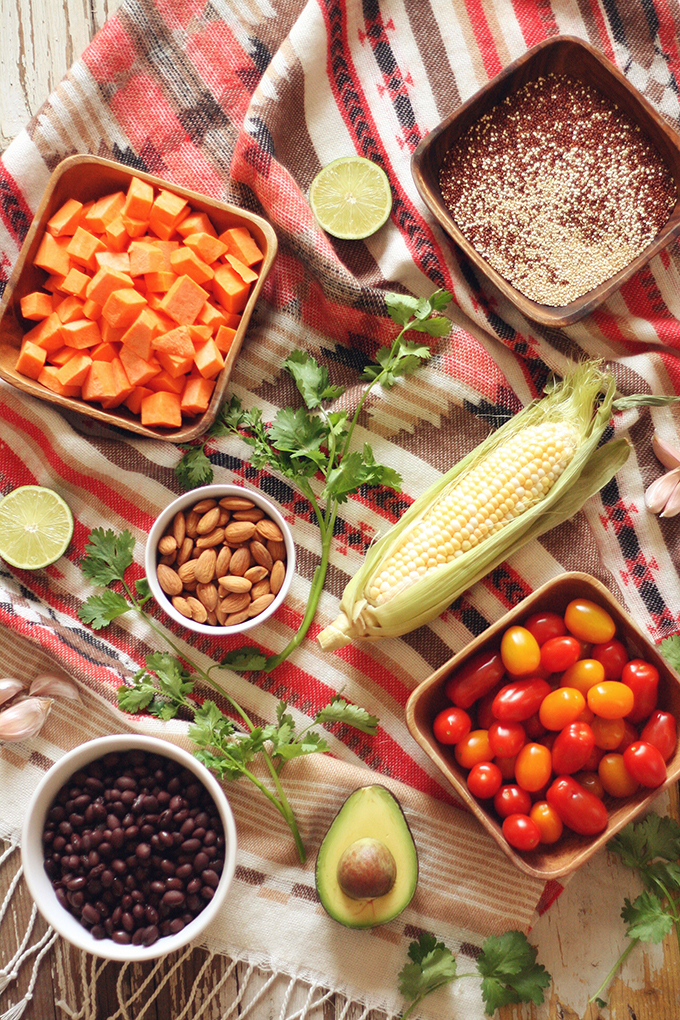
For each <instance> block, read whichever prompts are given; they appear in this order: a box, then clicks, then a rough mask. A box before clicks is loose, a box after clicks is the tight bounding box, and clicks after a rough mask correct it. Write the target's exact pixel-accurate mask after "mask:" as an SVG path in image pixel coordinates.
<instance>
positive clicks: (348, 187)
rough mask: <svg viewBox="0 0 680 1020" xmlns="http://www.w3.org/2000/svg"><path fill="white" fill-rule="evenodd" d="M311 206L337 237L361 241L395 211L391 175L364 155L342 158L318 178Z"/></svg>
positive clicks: (327, 167)
mask: <svg viewBox="0 0 680 1020" xmlns="http://www.w3.org/2000/svg"><path fill="white" fill-rule="evenodd" d="M309 204H310V205H311V207H312V211H313V213H314V215H315V216H316V218H317V220H318V222H319V226H320V227H322V228H323V229H324V230H325V231H327V233H329V234H332V236H333V237H339V238H341V239H343V240H350V241H358V240H360V239H361V238H362V237H370V235H371V234H374V233H375V232H376V230H379V229H380V227H382V225H383V223H384V222H385V220H386V219H387V217H388V216H389V215H390V210H391V208H392V192H391V191H390V182H389V181H388V179H387V174H386V173H385V171H384V170H382V169H381V168H380V167H379V166H378V165H377V164H376V163H372V162H371V160H370V159H364V157H363V156H341V157H340V159H334V160H333V162H332V163H329V164H328V166H325V167H324V168H323V170H322V171H321V172H320V173H318V174H317V175H316V177H315V178H314V180H313V181H312V186H311V188H310V189H309Z"/></svg>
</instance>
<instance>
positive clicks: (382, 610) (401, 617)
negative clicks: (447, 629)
mask: <svg viewBox="0 0 680 1020" xmlns="http://www.w3.org/2000/svg"><path fill="white" fill-rule="evenodd" d="M615 390H616V385H615V382H614V378H613V376H612V375H611V374H610V373H606V372H603V371H602V370H601V368H600V366H599V364H598V363H597V362H584V363H583V364H581V365H579V366H578V367H577V368H576V369H575V370H574V371H573V372H572V373H571V374H570V375H568V376H565V378H564V379H563V380H562V381H561V382H559V383H556V384H554V385H553V387H552V389H551V390H550V391H549V392H548V394H547V395H546V396H545V397H543V398H542V399H541V400H535V401H533V403H531V404H529V405H528V406H527V407H525V408H524V410H522V411H520V412H519V414H517V415H515V416H514V417H513V418H511V419H510V420H509V421H508V422H506V423H505V424H504V425H503V426H501V428H499V429H498V430H497V431H496V432H494V433H492V435H490V436H489V437H488V438H487V439H486V440H485V441H484V442H483V443H480V445H479V446H478V447H476V448H475V449H474V450H473V451H472V452H471V453H469V454H468V456H467V457H465V458H463V460H461V461H459V463H458V464H456V465H455V466H454V467H452V468H451V470H450V471H448V472H447V474H445V475H444V476H443V477H442V478H441V479H440V480H439V481H438V482H436V483H435V484H434V485H432V486H430V488H429V489H428V490H427V492H425V493H424V494H423V495H422V496H421V497H420V498H419V499H417V500H416V501H415V503H413V505H412V506H411V507H410V508H409V509H408V510H407V511H406V513H405V514H404V515H403V517H402V518H401V519H400V520H399V521H398V522H397V524H395V525H394V526H393V527H392V528H391V529H390V530H389V531H388V532H387V534H386V535H384V536H383V537H382V538H381V539H380V540H379V541H378V542H376V543H375V545H373V546H372V547H371V549H370V550H369V552H368V553H367V555H366V559H365V561H364V564H363V566H362V567H361V569H360V570H359V571H358V572H357V573H356V574H355V576H354V577H353V578H352V580H351V581H350V582H349V584H348V585H347V587H346V588H345V591H344V594H343V596H342V600H341V602H340V610H341V612H340V615H339V616H338V618H337V619H336V620H335V621H334V622H333V623H332V624H330V625H329V626H328V627H326V628H325V629H324V630H323V631H321V633H320V634H319V637H318V641H319V644H320V645H321V648H322V649H323V650H324V651H332V650H334V649H336V648H341V647H343V645H346V644H349V643H350V641H352V640H356V639H364V640H375V639H378V638H383V637H400V636H401V635H402V634H407V633H409V632H410V631H412V630H415V629H416V628H417V627H421V626H422V625H423V624H426V623H429V622H430V621H431V620H434V619H435V618H436V617H437V616H439V615H440V614H441V613H443V612H444V610H446V609H448V607H449V606H450V605H451V603H452V602H453V601H454V599H456V598H458V596H459V595H461V594H462V593H463V592H464V591H466V590H467V589H468V588H469V587H470V586H471V585H472V584H474V583H475V582H476V581H478V580H480V579H481V578H482V577H485V576H486V574H488V573H489V571H490V570H493V568H494V567H496V566H497V565H498V564H499V563H502V562H503V560H505V559H507V557H508V556H511V555H512V554H513V553H514V552H516V551H517V550H518V549H519V548H521V546H523V545H524V544H525V543H526V542H528V541H530V540H531V539H532V538H537V537H538V536H539V535H541V534H543V533H544V532H545V531H548V530H549V529H550V528H553V527H555V525H557V524H561V523H562V522H563V521H565V520H568V519H569V518H571V517H573V515H574V514H575V513H576V512H577V511H578V510H579V509H580V508H581V506H582V505H583V504H584V503H585V501H586V500H587V499H588V498H589V497H590V496H592V495H593V494H594V493H596V492H597V491H598V490H599V489H601V488H602V486H603V485H605V484H606V483H607V482H608V481H609V480H610V479H611V478H613V476H614V475H615V474H616V472H617V471H618V470H619V469H620V468H621V466H622V465H623V464H624V463H625V461H626V458H627V457H628V454H629V452H630V446H629V444H628V442H627V440H625V439H621V440H616V441H614V442H610V443H607V444H605V445H604V446H602V447H600V448H599V449H598V443H599V442H600V439H601V437H602V434H603V432H604V430H605V429H606V427H607V425H608V423H609V420H610V417H611V412H612V402H613V399H614V393H615ZM603 391H604V395H603V397H602V400H601V402H600V394H601V393H602V392H603ZM565 420H566V421H568V422H570V423H571V424H572V425H573V426H574V427H575V428H576V430H577V433H578V436H579V439H578V442H577V447H576V450H575V453H574V456H573V458H572V460H571V462H570V463H569V465H568V466H567V467H566V468H565V470H564V471H563V472H562V474H561V475H560V477H559V478H558V480H557V481H556V482H555V484H554V485H553V487H552V488H551V489H550V491H549V492H548V494H547V495H546V496H545V497H544V498H543V499H542V500H541V501H540V502H539V503H538V504H536V505H535V506H533V507H531V508H530V509H528V510H526V511H525V512H524V513H522V514H521V515H520V516H519V517H517V518H516V519H515V520H514V521H512V522H511V523H510V524H508V525H507V527H505V528H502V529H501V530H500V531H497V532H496V533H495V534H493V535H490V536H488V537H487V538H485V539H484V540H483V541H482V542H480V543H479V545H477V546H475V548H473V549H471V550H469V551H468V552H466V553H465V554H464V555H463V556H460V557H459V558H458V559H456V560H453V561H452V562H450V563H448V564H446V565H443V566H442V567H440V568H439V569H437V570H436V571H435V572H434V573H431V574H429V575H427V576H425V577H423V578H421V579H420V580H419V581H416V582H415V583H414V584H412V585H410V586H409V587H408V588H406V589H405V590H403V591H401V592H399V593H398V594H396V595H395V596H394V598H392V599H390V600H389V601H387V602H384V603H382V604H381V605H379V606H375V605H371V604H370V603H369V601H368V600H367V598H366V594H365V593H366V592H367V591H368V590H369V589H370V587H371V583H372V581H373V578H374V577H375V575H376V574H377V573H379V571H380V569H381V567H382V564H383V562H384V561H385V560H386V559H387V558H388V557H389V556H390V555H391V553H392V552H393V551H394V550H395V549H396V548H397V547H398V546H399V545H400V544H401V542H402V540H403V537H404V533H405V532H406V531H407V530H409V529H410V528H412V527H413V526H414V525H415V524H416V523H417V522H418V521H420V519H421V518H422V517H423V516H424V515H425V514H426V513H427V511H428V510H429V509H430V507H431V506H432V505H433V503H434V502H435V501H436V500H437V499H438V498H439V496H440V494H441V493H442V491H443V490H444V489H445V488H446V487H447V486H449V485H450V484H451V483H452V482H454V481H459V480H461V479H462V478H463V476H464V474H465V473H466V472H468V471H470V470H471V469H472V468H473V467H475V466H476V465H477V464H479V463H480V462H481V461H482V460H484V459H485V458H486V457H487V456H488V455H489V454H490V453H491V452H492V451H494V450H495V449H496V448H497V447H499V446H501V445H503V444H504V443H505V442H507V441H508V439H510V438H511V437H512V436H513V435H515V434H516V433H517V432H519V431H520V430H521V429H523V428H525V427H526V426H528V425H540V424H541V423H543V422H548V421H565Z"/></svg>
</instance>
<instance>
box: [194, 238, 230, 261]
mask: <svg viewBox="0 0 680 1020" xmlns="http://www.w3.org/2000/svg"><path fill="white" fill-rule="evenodd" d="M184 243H185V245H186V246H187V248H190V249H191V250H192V252H193V253H194V255H196V256H197V257H198V258H199V259H201V260H202V261H203V262H207V264H208V265H210V263H211V262H216V261H217V259H218V258H220V256H222V255H224V254H225V252H226V251H228V248H227V246H226V244H225V243H224V241H220V239H219V237H213V236H212V235H211V234H206V233H205V232H201V233H196V234H189V235H188V236H186V237H185V238H184Z"/></svg>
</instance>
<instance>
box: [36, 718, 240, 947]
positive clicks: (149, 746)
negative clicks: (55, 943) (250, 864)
mask: <svg viewBox="0 0 680 1020" xmlns="http://www.w3.org/2000/svg"><path fill="white" fill-rule="evenodd" d="M129 750H143V751H148V752H149V753H150V754H158V755H162V756H163V757H165V758H171V759H173V760H174V761H177V762H179V763H180V764H181V765H182V766H183V767H184V768H187V769H189V770H190V771H192V772H193V773H194V774H195V776H196V777H197V779H199V780H200V781H201V783H202V784H203V786H205V788H206V789H207V791H208V793H209V794H210V796H211V797H212V799H213V801H214V802H215V806H216V807H217V810H218V812H219V815H220V819H221V821H222V825H223V828H224V867H223V869H222V874H221V876H220V881H219V884H218V886H217V889H216V890H215V895H214V896H213V898H212V899H211V900H210V901H209V902H208V903H207V905H206V906H205V907H204V908H203V910H202V911H201V912H200V914H197V916H196V917H195V918H194V920H193V921H192V922H191V923H190V924H187V925H186V926H185V927H184V928H183V929H182V931H180V932H178V933H177V934H176V935H166V936H163V937H161V938H159V939H158V941H157V942H154V943H153V945H151V946H133V945H118V943H116V942H114V941H113V940H112V939H108V938H107V939H95V938H93V937H92V935H91V934H90V932H89V931H88V929H87V928H86V927H85V926H84V925H82V924H81V923H80V921H78V920H77V919H76V918H75V917H73V915H72V914H69V912H68V911H67V910H65V909H64V908H63V907H62V906H61V904H60V903H59V901H58V899H57V896H56V893H55V890H54V886H53V885H52V882H51V881H50V879H49V877H48V876H47V874H46V872H45V869H44V854H43V843H42V834H43V830H44V826H45V819H46V817H47V812H48V810H49V808H50V807H51V806H52V803H53V801H54V798H55V797H56V795H57V793H58V792H59V790H60V789H61V788H62V786H63V785H64V783H65V782H67V780H68V779H69V777H70V776H72V775H73V774H74V773H75V772H77V771H78V770H79V769H80V768H83V767H84V766H85V765H88V764H89V763H90V762H92V761H95V760H96V759H98V758H102V757H103V756H104V755H106V754H109V753H110V752H111V751H129ZM21 860H22V864H23V868H24V877H25V879H26V884H27V885H28V888H29V891H30V893H31V896H32V897H33V899H34V900H35V903H36V906H37V907H38V910H39V911H40V913H41V914H42V915H43V917H44V918H45V920H46V921H47V922H48V924H51V925H52V927H53V928H54V929H55V930H56V931H58V932H59V934H60V935H61V936H63V938H65V939H66V940H67V941H68V942H71V943H72V944H73V945H74V946H77V947H78V948H79V949H83V950H85V951H86V952H88V953H93V954H94V955H95V956H101V957H104V958H105V959H108V960H120V961H133V962H137V961H141V960H153V959H156V958H157V957H159V956H165V954H166V953H171V952H174V951H175V950H176V949H181V948H182V946H185V945H186V944H187V943H188V942H191V941H193V940H194V939H195V938H197V937H198V935H199V934H200V933H201V932H202V931H203V930H204V929H205V928H206V927H207V926H208V924H210V922H211V921H212V920H213V918H214V917H215V916H216V914H217V912H218V911H219V909H220V907H221V906H222V904H223V903H224V900H225V897H226V895H227V892H228V890H229V886H230V885H231V881H232V878H233V876H234V870H235V867H236V826H235V824H234V816H233V814H232V811H231V807H230V806H229V802H228V800H227V797H226V795H225V793H224V790H223V789H222V787H221V786H220V784H219V783H218V782H217V780H216V779H215V777H214V776H213V775H211V773H210V772H209V771H208V770H207V769H206V768H205V766H204V765H202V764H201V763H200V762H199V761H198V760H197V759H196V758H194V757H193V756H192V755H191V754H189V752H188V751H185V750H184V749H183V748H181V747H178V746H177V745H176V744H172V743H170V742H169V741H167V740H161V739H160V738H158V737H149V736H146V735H143V734H137V733H120V734H114V735H111V736H106V737H96V738H95V739H94V740H89V741H87V742H86V743H84V744H81V745H80V746H78V747H76V748H74V749H73V750H72V751H69V752H67V754H65V755H64V756H63V757H62V758H60V759H59V760H58V761H57V762H55V764H54V765H53V766H52V768H51V769H49V771H48V772H46V773H45V775H44V776H43V778H42V779H41V780H40V783H39V784H38V786H37V787H36V789H35V790H34V792H33V796H32V797H31V799H30V801H29V804H28V808H27V810H26V817H25V820H24V826H23V831H22V836H21Z"/></svg>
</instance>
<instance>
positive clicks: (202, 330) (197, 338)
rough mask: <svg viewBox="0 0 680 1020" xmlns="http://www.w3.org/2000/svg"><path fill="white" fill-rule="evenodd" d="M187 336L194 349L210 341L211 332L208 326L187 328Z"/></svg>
mask: <svg viewBox="0 0 680 1020" xmlns="http://www.w3.org/2000/svg"><path fill="white" fill-rule="evenodd" d="M188 329H189V336H190V337H191V342H192V343H193V345H194V348H198V347H200V346H201V344H204V343H205V342H206V340H212V330H211V329H210V327H209V326H195V325H194V326H189V327H188Z"/></svg>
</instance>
